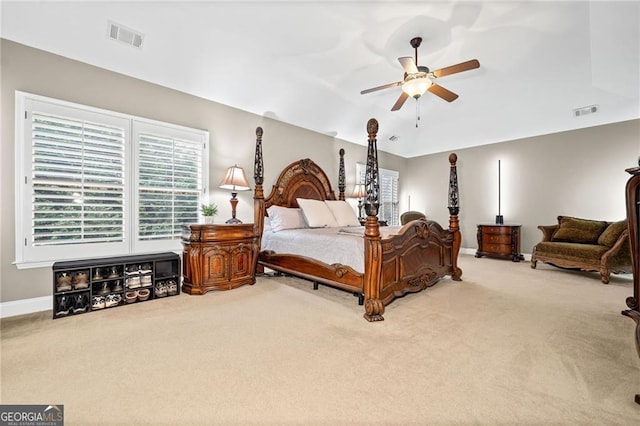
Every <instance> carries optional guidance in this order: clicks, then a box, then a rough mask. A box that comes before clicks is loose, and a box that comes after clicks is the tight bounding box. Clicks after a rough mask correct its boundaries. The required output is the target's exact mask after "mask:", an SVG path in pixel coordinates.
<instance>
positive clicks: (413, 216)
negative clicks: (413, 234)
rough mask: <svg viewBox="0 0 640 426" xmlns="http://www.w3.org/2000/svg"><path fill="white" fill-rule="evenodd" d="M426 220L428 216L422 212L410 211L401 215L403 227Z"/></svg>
mask: <svg viewBox="0 0 640 426" xmlns="http://www.w3.org/2000/svg"><path fill="white" fill-rule="evenodd" d="M426 218H427V216H426V215H425V214H424V213H422V212H418V211H414V210H409V211H407V212H404V213H402V214H401V215H400V223H401V224H402V225H404V224H407V223H409V222H411V221H412V220H417V219H426Z"/></svg>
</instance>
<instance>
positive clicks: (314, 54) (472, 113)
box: [0, 0, 640, 157]
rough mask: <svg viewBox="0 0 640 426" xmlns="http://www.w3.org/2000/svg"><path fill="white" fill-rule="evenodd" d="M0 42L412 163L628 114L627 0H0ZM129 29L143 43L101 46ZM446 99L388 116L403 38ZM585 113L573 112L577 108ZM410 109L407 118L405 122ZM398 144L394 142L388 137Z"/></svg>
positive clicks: (634, 55) (635, 101)
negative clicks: (372, 137)
mask: <svg viewBox="0 0 640 426" xmlns="http://www.w3.org/2000/svg"><path fill="white" fill-rule="evenodd" d="M0 7H1V19H2V22H1V24H2V25H1V27H0V31H1V33H0V34H1V36H2V37H3V38H6V39H9V40H13V41H16V42H19V43H22V44H25V45H28V46H32V47H36V48H39V49H43V50H46V51H50V52H53V53H56V54H59V55H62V56H65V57H68V58H72V59H75V60H79V61H82V62H86V63H89V64H92V65H95V66H99V67H102V68H106V69H109V70H112V71H115V72H118V73H122V74H126V75H129V76H132V77H135V78H139V79H142V80H146V81H149V82H153V83H156V84H160V85H163V86H166V87H170V88H173V89H177V90H180V91H183V92H187V93H190V94H193V95H197V96H200V97H202V98H205V99H210V100H212V101H215V102H219V103H222V104H226V105H229V106H232V107H235V108H239V109H242V110H246V111H250V112H252V113H255V114H259V115H263V116H266V117H270V118H274V119H277V120H281V121H283V122H286V123H290V124H293V125H296V126H300V127H303V128H307V129H310V130H314V131H317V132H320V133H323V134H327V135H330V136H333V137H336V138H340V139H343V140H346V141H349V142H354V143H359V144H365V143H366V122H367V120H368V119H369V118H371V117H375V118H377V119H378V121H379V122H380V133H379V135H378V145H379V149H382V150H384V151H388V152H391V153H394V154H397V155H400V156H403V157H415V156H420V155H425V154H430V153H435V152H442V151H446V150H452V149H460V148H465V147H472V146H478V145H483V144H490V143H496V142H501V141H506V140H512V139H519V138H523V137H528V136H534V135H541V134H547V133H554V132H559V131H564V130H571V129H576V128H583V127H590V126H595V125H600V124H606V123H612V122H618V121H624V120H629V119H634V118H638V117H640V65H639V63H640V31H639V22H640V3H639V2H635V1H632V2H610V1H609V2H583V1H568V2H510V1H493V2H490V1H468V2H446V1H407V2H401V1H357V0H355V1H354V0H352V1H337V0H336V1H330V0H325V1H242V0H236V1H233V2H230V1H196V2H179V1H156V2H145V1H142V2H125V1H109V2H97V1H84V2H57V1H37V2H36V1H17V2H12V1H2V3H1V6H0ZM109 22H113V23H116V24H119V25H121V26H123V27H125V28H127V29H130V30H134V31H138V32H140V33H141V34H143V36H144V39H143V43H142V47H141V48H140V49H137V48H134V47H132V46H130V45H127V44H125V43H121V42H117V41H114V40H111V39H110V38H109V37H108V36H107V35H108V25H109ZM418 36H419V37H422V38H423V42H422V45H421V46H420V48H419V49H418V63H419V65H424V66H427V67H429V68H430V69H431V70H435V69H439V68H442V67H446V66H449V65H452V64H457V63H459V62H463V61H467V60H469V59H478V60H479V61H480V68H479V69H475V70H471V71H466V72H462V73H458V74H454V75H449V76H445V77H441V78H439V79H438V80H437V83H438V84H440V85H442V86H443V87H445V88H447V89H449V90H451V91H453V92H455V93H457V94H458V95H459V98H458V99H457V100H455V101H454V102H451V103H449V102H446V101H444V100H442V99H440V98H439V97H437V96H435V95H433V94H431V93H429V92H427V93H425V94H424V95H423V96H422V97H420V98H419V99H418V100H417V101H416V100H414V99H413V98H409V99H408V100H407V101H406V103H405V104H404V106H403V107H402V108H401V109H400V110H399V111H393V112H392V111H390V109H391V107H392V106H393V104H394V103H395V101H396V99H397V98H398V96H399V95H400V94H401V88H400V87H394V88H389V89H386V90H381V91H377V92H374V93H369V94H365V95H361V94H360V91H361V90H363V89H367V88H370V87H374V86H380V85H383V84H386V83H392V82H396V81H400V80H402V78H403V69H402V67H401V65H400V63H399V62H398V58H399V57H402V56H413V55H414V50H413V48H412V47H411V46H410V44H409V41H410V40H411V39H412V38H413V37H418ZM592 105H597V112H595V113H591V114H587V115H581V116H576V115H575V114H574V112H573V110H574V109H576V108H582V107H587V106H592ZM418 117H419V120H417V118H418ZM390 138H391V139H394V138H395V139H396V140H395V141H392V140H390Z"/></svg>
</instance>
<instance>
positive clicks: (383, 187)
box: [379, 169, 400, 225]
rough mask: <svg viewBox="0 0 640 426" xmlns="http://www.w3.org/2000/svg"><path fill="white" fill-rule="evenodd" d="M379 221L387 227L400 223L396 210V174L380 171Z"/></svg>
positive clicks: (389, 171) (397, 209)
mask: <svg viewBox="0 0 640 426" xmlns="http://www.w3.org/2000/svg"><path fill="white" fill-rule="evenodd" d="M379 177H380V214H379V216H380V219H381V220H386V221H387V223H388V224H389V225H398V224H399V223H400V214H399V208H398V172H394V171H391V170H384V169H380V173H379Z"/></svg>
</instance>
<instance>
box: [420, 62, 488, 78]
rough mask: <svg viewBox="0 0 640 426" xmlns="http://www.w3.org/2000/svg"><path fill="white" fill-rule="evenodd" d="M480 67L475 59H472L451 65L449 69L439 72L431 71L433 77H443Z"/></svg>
mask: <svg viewBox="0 0 640 426" xmlns="http://www.w3.org/2000/svg"><path fill="white" fill-rule="evenodd" d="M479 67H480V62H478V60H477V59H472V60H470V61H467V62H461V63H459V64H456V65H451V66H450V67H444V68H440V69H439V70H435V71H433V72H432V73H431V74H433V76H434V77H444V76H445V75H451V74H455V73H458V72H462V71H469V70H472V69H476V68H479Z"/></svg>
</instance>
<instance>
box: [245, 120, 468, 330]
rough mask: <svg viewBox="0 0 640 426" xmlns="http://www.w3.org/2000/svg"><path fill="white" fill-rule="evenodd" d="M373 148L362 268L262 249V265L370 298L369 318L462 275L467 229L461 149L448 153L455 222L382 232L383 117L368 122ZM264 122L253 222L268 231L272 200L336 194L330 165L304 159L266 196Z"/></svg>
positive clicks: (292, 203)
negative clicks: (461, 201)
mask: <svg viewBox="0 0 640 426" xmlns="http://www.w3.org/2000/svg"><path fill="white" fill-rule="evenodd" d="M367 132H368V135H369V138H368V154H367V169H366V173H365V187H366V189H367V198H366V203H365V211H366V213H367V217H366V222H365V229H364V235H363V238H364V259H365V266H364V271H363V272H358V271H355V270H354V269H352V268H350V267H348V266H345V265H341V264H333V265H328V264H326V263H323V262H320V261H318V260H315V259H311V258H308V257H301V256H296V255H295V254H290V253H275V252H272V251H261V252H260V253H259V256H258V262H259V267H260V268H263V267H268V268H270V269H273V270H276V271H280V272H284V273H289V274H292V275H296V276H300V277H302V278H306V279H309V280H312V281H314V283H315V282H320V283H323V284H327V285H330V286H334V287H337V288H340V289H343V290H347V291H350V292H353V293H354V294H357V295H362V296H363V298H364V309H365V313H364V318H365V319H366V320H367V321H381V320H383V319H384V318H383V316H382V314H383V313H384V309H385V305H387V304H388V303H390V302H391V301H392V300H393V299H395V298H396V297H399V296H402V295H403V294H405V293H407V292H417V291H421V290H423V289H425V288H426V287H429V286H432V285H434V284H435V283H436V282H438V281H439V280H440V279H441V278H442V277H444V276H446V275H450V276H451V278H452V279H454V280H456V281H460V280H461V275H462V270H461V269H460V268H458V253H459V250H460V242H461V235H460V229H459V225H458V181H457V172H456V161H457V156H456V155H455V154H451V155H450V156H449V162H450V167H449V170H450V172H449V176H450V178H449V179H450V180H449V213H450V217H449V229H443V228H442V227H441V226H440V225H439V224H438V223H436V222H434V221H429V220H419V221H415V222H412V223H411V224H407V225H406V226H403V227H402V228H401V229H400V231H399V232H398V233H397V234H395V235H390V236H386V237H384V238H382V237H381V234H380V223H379V222H378V218H377V213H378V197H377V195H378V193H379V183H378V154H377V140H376V134H377V132H378V122H377V121H376V120H375V119H371V120H369V122H368V123H367ZM262 134H263V132H262V128H260V127H258V128H257V129H256V136H257V140H256V154H255V168H254V177H255V182H256V185H255V196H254V203H255V209H254V213H255V223H256V225H257V226H258V233H259V235H260V237H261V236H262V231H263V229H264V217H265V215H266V209H267V208H268V207H270V206H272V205H279V206H283V207H298V204H297V202H296V198H313V199H317V200H335V199H336V196H335V193H334V191H333V189H332V188H331V185H330V183H329V179H328V178H327V176H326V174H325V173H324V171H323V170H322V169H321V168H320V167H319V166H318V165H317V164H316V163H314V162H313V161H312V160H310V159H308V158H307V159H302V160H299V161H296V162H294V163H291V164H290V165H289V166H287V167H286V168H285V169H284V170H283V171H282V172H281V173H280V176H279V177H278V179H277V181H276V183H275V185H274V186H273V189H272V191H271V194H270V195H269V196H268V197H266V198H265V197H264V193H263V189H262V183H263V163H262ZM340 155H341V161H340V171H339V175H338V181H339V183H338V188H339V190H340V194H339V197H338V198H339V199H341V200H344V187H345V185H344V169H343V167H344V166H343V161H342V156H343V155H344V150H340Z"/></svg>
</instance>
